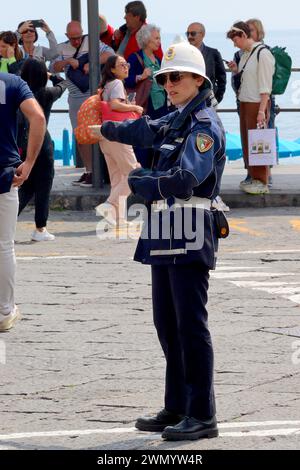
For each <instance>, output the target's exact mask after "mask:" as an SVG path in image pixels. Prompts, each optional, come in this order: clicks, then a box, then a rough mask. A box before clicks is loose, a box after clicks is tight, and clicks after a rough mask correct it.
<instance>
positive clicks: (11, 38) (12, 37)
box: [0, 31, 23, 60]
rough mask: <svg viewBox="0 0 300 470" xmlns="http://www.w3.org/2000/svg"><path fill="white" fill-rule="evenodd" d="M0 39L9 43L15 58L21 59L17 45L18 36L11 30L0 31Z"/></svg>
mask: <svg viewBox="0 0 300 470" xmlns="http://www.w3.org/2000/svg"><path fill="white" fill-rule="evenodd" d="M0 40H1V41H3V42H5V44H9V45H10V46H13V48H14V50H15V58H16V60H21V59H23V54H22V51H21V49H20V48H19V46H18V38H17V36H16V34H15V33H13V32H12V31H2V33H0Z"/></svg>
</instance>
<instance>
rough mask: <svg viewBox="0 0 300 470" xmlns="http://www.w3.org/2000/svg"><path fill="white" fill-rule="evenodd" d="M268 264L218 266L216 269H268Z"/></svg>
mask: <svg viewBox="0 0 300 470" xmlns="http://www.w3.org/2000/svg"><path fill="white" fill-rule="evenodd" d="M268 268H269V266H240V267H239V266H219V267H217V269H216V272H218V271H236V270H237V269H241V270H248V269H268Z"/></svg>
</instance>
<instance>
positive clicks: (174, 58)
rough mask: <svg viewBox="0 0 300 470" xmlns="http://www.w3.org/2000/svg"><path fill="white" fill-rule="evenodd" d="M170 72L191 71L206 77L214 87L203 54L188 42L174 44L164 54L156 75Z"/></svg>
mask: <svg viewBox="0 0 300 470" xmlns="http://www.w3.org/2000/svg"><path fill="white" fill-rule="evenodd" d="M169 72H191V73H195V74H196V75H200V76H201V77H203V78H205V80H206V81H207V82H208V83H209V85H210V87H211V88H212V83H211V81H210V79H209V78H208V77H207V75H206V67H205V62H204V59H203V55H202V53H201V52H200V50H199V49H197V47H195V46H192V45H191V44H189V43H187V42H180V43H178V44H172V45H171V46H169V47H168V49H167V51H166V52H165V54H164V57H163V60H162V63H161V68H160V70H159V71H158V72H156V73H155V74H154V76H155V77H157V76H158V75H161V74H163V73H169Z"/></svg>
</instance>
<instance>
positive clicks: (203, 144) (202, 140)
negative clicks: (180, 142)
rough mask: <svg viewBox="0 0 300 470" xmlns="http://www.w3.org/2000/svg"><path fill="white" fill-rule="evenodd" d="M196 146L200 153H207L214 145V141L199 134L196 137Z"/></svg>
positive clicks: (205, 135)
mask: <svg viewBox="0 0 300 470" xmlns="http://www.w3.org/2000/svg"><path fill="white" fill-rule="evenodd" d="M196 145H197V149H198V150H199V152H200V153H205V152H208V150H210V149H211V148H212V146H213V145H214V139H213V138H212V137H210V135H207V134H202V133H199V134H198V135H197V137H196Z"/></svg>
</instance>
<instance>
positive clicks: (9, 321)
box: [0, 305, 21, 332]
mask: <svg viewBox="0 0 300 470" xmlns="http://www.w3.org/2000/svg"><path fill="white" fill-rule="evenodd" d="M19 318H21V314H20V310H19V308H18V307H17V305H15V308H14V309H13V311H12V312H10V313H9V314H8V315H1V314H0V332H1V331H7V330H10V329H11V328H12V327H13V326H14V324H15V322H16V321H17V320H18V319H19Z"/></svg>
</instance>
